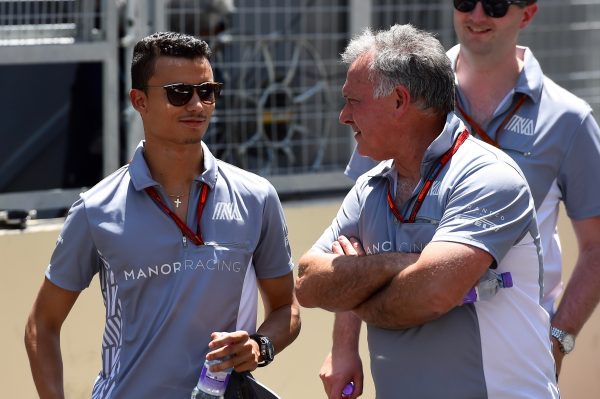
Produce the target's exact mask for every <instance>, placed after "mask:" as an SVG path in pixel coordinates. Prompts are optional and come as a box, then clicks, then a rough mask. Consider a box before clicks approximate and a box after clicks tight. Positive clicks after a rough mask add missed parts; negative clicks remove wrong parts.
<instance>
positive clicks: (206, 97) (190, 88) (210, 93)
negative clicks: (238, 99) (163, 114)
mask: <svg viewBox="0 0 600 399" xmlns="http://www.w3.org/2000/svg"><path fill="white" fill-rule="evenodd" d="M222 86H223V83H219V82H204V83H200V84H197V85H188V84H185V83H172V84H169V85H165V86H146V87H162V88H163V89H165V91H166V92H167V100H169V103H170V104H171V105H174V106H175V107H182V106H184V105H186V104H187V103H189V102H190V100H191V99H192V97H194V89H195V90H196V93H198V97H199V98H200V101H202V102H203V103H204V104H209V105H210V104H214V103H215V101H217V98H219V94H221V87H222Z"/></svg>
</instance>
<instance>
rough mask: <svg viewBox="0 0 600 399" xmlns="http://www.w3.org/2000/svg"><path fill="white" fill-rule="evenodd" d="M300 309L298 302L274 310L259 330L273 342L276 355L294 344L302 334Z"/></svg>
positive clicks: (259, 332) (258, 331)
mask: <svg viewBox="0 0 600 399" xmlns="http://www.w3.org/2000/svg"><path fill="white" fill-rule="evenodd" d="M300 326H301V322H300V309H299V305H298V303H297V302H296V301H294V302H293V303H290V304H288V305H284V306H281V307H279V308H278V309H274V310H272V311H271V312H270V313H268V315H267V316H266V317H265V320H264V322H263V323H262V324H261V325H260V327H259V328H258V330H257V333H258V334H261V335H266V336H267V337H269V338H270V339H271V342H273V346H274V347H275V353H279V352H281V351H282V350H283V349H285V348H286V347H287V346H288V345H289V344H291V343H292V342H294V340H295V339H296V337H297V336H298V334H299V333H300Z"/></svg>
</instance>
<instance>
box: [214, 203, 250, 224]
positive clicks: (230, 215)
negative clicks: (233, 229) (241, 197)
mask: <svg viewBox="0 0 600 399" xmlns="http://www.w3.org/2000/svg"><path fill="white" fill-rule="evenodd" d="M212 220H228V221H232V220H237V221H240V222H241V221H243V219H242V215H241V214H240V210H239V209H238V207H237V204H235V203H233V202H217V203H216V204H215V211H214V212H213V215H212Z"/></svg>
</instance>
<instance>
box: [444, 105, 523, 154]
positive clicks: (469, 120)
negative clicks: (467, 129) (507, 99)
mask: <svg viewBox="0 0 600 399" xmlns="http://www.w3.org/2000/svg"><path fill="white" fill-rule="evenodd" d="M526 99H527V94H521V97H520V98H519V100H518V101H517V103H516V104H515V106H514V107H513V108H512V109H511V110H510V112H509V113H508V115H506V117H505V118H504V120H503V121H502V123H501V124H500V126H498V129H496V132H495V134H494V136H495V137H496V140H494V139H493V138H491V137H490V136H488V135H487V133H486V132H485V130H483V128H482V127H481V126H479V124H478V123H477V122H475V120H474V119H473V118H471V116H470V115H469V114H467V113H466V112H465V110H464V109H463V108H462V107H461V106H460V104H459V102H458V98H457V99H456V109H458V111H459V112H460V113H461V115H462V116H463V118H464V119H465V122H467V123H468V124H469V125H471V128H472V129H473V130H474V131H475V133H477V135H478V136H479V137H481V139H482V140H483V141H485V142H486V143H488V144H491V145H493V146H494V147H497V148H500V145H499V144H498V138H499V134H500V131H501V130H502V129H503V128H504V126H505V125H506V124H507V123H508V121H509V120H510V118H512V116H513V115H514V114H515V113H516V112H517V111H518V110H519V108H521V105H523V103H525V100H526Z"/></svg>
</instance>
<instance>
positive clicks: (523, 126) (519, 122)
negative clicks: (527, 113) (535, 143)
mask: <svg viewBox="0 0 600 399" xmlns="http://www.w3.org/2000/svg"><path fill="white" fill-rule="evenodd" d="M505 129H506V130H508V131H510V132H513V133H517V134H523V135H525V136H533V135H534V134H535V129H534V125H533V119H529V118H524V117H522V116H519V115H513V117H512V118H510V121H509V122H508V123H507V124H506V128H505Z"/></svg>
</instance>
